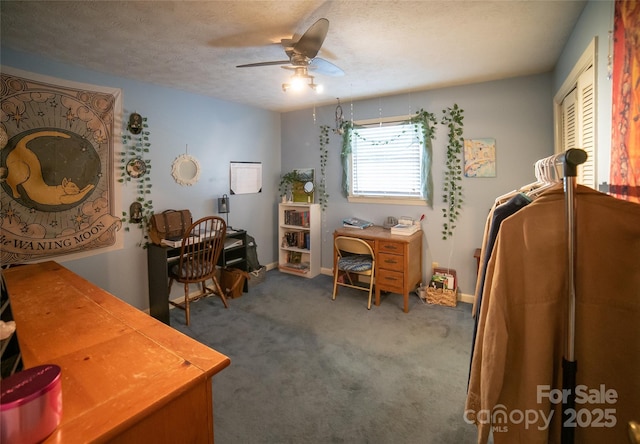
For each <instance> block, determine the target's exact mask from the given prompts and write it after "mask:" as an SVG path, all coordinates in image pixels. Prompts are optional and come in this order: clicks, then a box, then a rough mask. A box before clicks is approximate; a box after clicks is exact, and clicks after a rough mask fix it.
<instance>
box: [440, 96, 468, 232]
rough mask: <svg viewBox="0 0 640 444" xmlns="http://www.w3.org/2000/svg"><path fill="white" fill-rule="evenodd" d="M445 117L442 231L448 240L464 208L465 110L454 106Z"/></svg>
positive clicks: (443, 120)
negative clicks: (445, 156)
mask: <svg viewBox="0 0 640 444" xmlns="http://www.w3.org/2000/svg"><path fill="white" fill-rule="evenodd" d="M442 113H443V114H444V116H443V117H442V121H441V123H442V124H443V125H446V126H447V128H448V136H449V144H448V145H447V163H446V165H447V169H446V171H445V173H444V187H443V192H444V194H443V195H442V198H443V201H444V204H445V206H444V208H443V209H442V213H443V217H444V219H445V222H444V224H443V229H442V239H443V240H447V239H448V238H450V237H451V236H453V231H454V230H455V228H456V221H457V220H458V216H459V215H460V210H461V208H462V203H463V200H462V159H461V156H460V154H461V153H462V147H463V145H464V139H463V137H462V126H463V124H462V120H463V118H464V116H463V113H464V110H462V109H461V108H459V107H458V104H457V103H456V104H454V105H453V108H451V107H449V108H447V109H445V110H442Z"/></svg>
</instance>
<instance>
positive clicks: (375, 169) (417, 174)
mask: <svg viewBox="0 0 640 444" xmlns="http://www.w3.org/2000/svg"><path fill="white" fill-rule="evenodd" d="M416 129H417V130H418V133H416ZM421 131H422V127H421V125H418V126H417V127H416V125H415V124H413V123H409V122H391V123H385V124H376V125H371V126H356V127H355V128H354V130H353V134H352V138H351V159H352V168H351V174H352V177H351V184H352V188H351V194H352V195H353V196H390V197H421V188H422V186H421V180H422V168H421V166H422V153H423V149H422V144H421V138H420V137H419V134H421Z"/></svg>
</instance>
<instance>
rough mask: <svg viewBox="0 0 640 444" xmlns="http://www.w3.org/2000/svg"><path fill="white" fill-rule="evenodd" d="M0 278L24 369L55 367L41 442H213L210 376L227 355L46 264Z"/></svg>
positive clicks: (15, 270)
mask: <svg viewBox="0 0 640 444" xmlns="http://www.w3.org/2000/svg"><path fill="white" fill-rule="evenodd" d="M3 275H4V279H5V281H6V285H7V289H8V292H9V298H10V301H11V307H12V310H13V315H14V318H15V321H16V326H17V334H18V341H19V344H20V350H21V352H22V358H23V361H24V366H25V368H29V367H34V366H37V365H42V364H56V365H58V366H60V367H61V369H62V409H63V413H62V421H61V423H60V425H59V426H58V428H57V429H56V430H55V431H54V432H53V434H52V435H50V436H49V437H48V438H47V440H46V441H45V442H47V443H49V442H51V443H53V442H56V443H57V442H63V443H76V442H82V443H87V442H107V441H114V442H118V443H140V442H154V443H176V442H198V443H200V442H203V443H205V442H206V443H212V442H213V399H212V387H211V379H212V377H213V375H215V374H216V373H218V372H219V371H221V370H222V369H224V368H225V367H227V366H228V365H229V363H230V360H229V358H228V357H226V356H224V355H222V354H220V353H218V352H217V351H215V350H213V349H211V348H209V347H207V346H205V345H203V344H201V343H199V342H197V341H195V340H193V339H191V338H189V337H187V336H185V335H183V334H182V333H180V332H178V331H176V330H174V329H172V328H171V327H169V326H167V325H165V324H163V323H162V322H160V321H158V320H156V319H154V318H152V317H151V316H149V315H147V314H145V313H143V312H142V311H140V310H138V309H136V308H134V307H132V306H130V305H128V304H126V303H125V302H123V301H121V300H120V299H118V298H116V297H115V296H113V295H111V294H109V293H107V292H106V291H104V290H102V289H100V288H98V287H96V286H95V285H93V284H91V283H89V282H88V281H86V280H84V279H83V278H81V277H80V276H78V275H76V274H74V273H73V272H71V271H70V270H68V269H66V268H64V267H63V266H61V265H59V264H57V263H56V262H51V261H50V262H43V263H39V264H32V265H24V266H18V267H13V268H10V269H8V270H4V271H3Z"/></svg>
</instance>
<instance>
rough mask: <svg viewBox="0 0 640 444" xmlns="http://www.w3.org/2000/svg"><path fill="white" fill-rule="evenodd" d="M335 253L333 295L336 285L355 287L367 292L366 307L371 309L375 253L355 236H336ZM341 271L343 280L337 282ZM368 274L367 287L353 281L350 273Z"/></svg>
mask: <svg viewBox="0 0 640 444" xmlns="http://www.w3.org/2000/svg"><path fill="white" fill-rule="evenodd" d="M334 248H335V254H336V258H337V261H336V266H335V268H334V270H333V297H332V298H331V299H332V300H335V298H336V295H337V294H338V286H343V287H350V288H356V289H358V290H364V291H368V292H369V303H368V304H367V309H368V310H371V294H372V292H373V281H374V273H375V269H376V266H375V265H376V263H375V255H374V254H373V249H372V248H371V246H370V245H369V244H368V243H367V242H366V241H364V240H362V239H357V238H355V237H347V236H338V237H336V239H335V242H334ZM341 273H342V275H343V279H344V280H343V282H338V280H339V275H340V274H341ZM352 274H356V275H363V276H369V287H368V288H367V287H364V286H362V285H358V284H357V281H356V283H354V282H353V280H352V278H351V275H352Z"/></svg>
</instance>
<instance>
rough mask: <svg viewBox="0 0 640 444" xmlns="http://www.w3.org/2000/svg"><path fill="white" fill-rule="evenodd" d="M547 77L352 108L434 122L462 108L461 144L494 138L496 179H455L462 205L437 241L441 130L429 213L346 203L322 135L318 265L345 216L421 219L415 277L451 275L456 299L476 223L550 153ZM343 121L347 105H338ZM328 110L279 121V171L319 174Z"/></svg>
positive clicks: (334, 143)
mask: <svg viewBox="0 0 640 444" xmlns="http://www.w3.org/2000/svg"><path fill="white" fill-rule="evenodd" d="M551 98H552V92H551V75H550V74H542V75H537V76H530V77H521V78H515V79H508V80H502V81H496V82H487V83H479V84H474V85H467V86H459V87H452V88H444V89H437V90H431V91H423V92H414V93H411V94H405V95H398V96H389V97H382V98H379V99H373V100H365V101H357V102H354V103H353V119H354V120H359V119H371V118H376V117H378V116H380V114H382V116H383V117H391V116H400V115H407V114H413V113H415V112H416V111H417V110H419V109H420V108H424V109H425V110H427V111H430V112H433V113H435V114H436V115H437V116H438V117H441V116H442V110H443V109H445V108H447V107H449V106H452V105H453V104H454V103H457V104H458V105H459V106H460V107H461V108H462V109H464V137H465V138H484V137H493V138H495V139H496V147H497V148H496V154H497V177H496V178H463V179H462V186H463V188H464V200H465V203H464V206H463V211H462V214H461V216H460V218H459V220H458V227H457V229H456V231H455V234H454V237H453V238H452V239H450V240H447V241H443V240H442V236H441V231H442V224H443V222H444V219H443V217H442V208H443V207H444V206H443V204H442V199H441V196H442V191H441V190H442V184H443V172H444V168H445V161H446V145H447V133H446V127H445V126H443V125H438V129H437V133H436V139H435V141H434V145H433V151H434V158H433V168H432V170H433V176H434V190H435V193H434V195H435V198H434V206H433V208H428V207H426V206H422V207H418V206H405V205H381V204H359V203H348V202H347V200H346V198H345V197H343V196H342V194H341V192H340V180H341V172H342V170H341V165H340V149H341V137H340V136H338V135H335V134H331V136H330V147H329V151H330V153H329V160H328V165H327V177H326V183H327V192H328V193H329V196H330V197H329V205H328V209H327V211H326V212H325V214H324V215H323V233H322V266H323V267H324V268H331V267H332V261H333V258H332V247H331V244H332V233H333V230H334V229H335V228H336V227H338V226H340V225H341V221H342V219H343V218H344V217H347V216H357V217H361V218H363V219H367V220H370V221H372V222H374V223H376V224H380V225H381V224H382V223H383V222H384V220H385V218H386V217H387V216H396V217H398V216H411V217H414V218H419V217H420V216H421V215H422V214H425V221H424V222H423V224H422V227H423V231H424V237H423V246H424V253H423V277H424V278H425V279H427V278H429V277H430V275H431V263H432V262H434V261H435V262H438V263H439V265H440V266H445V267H450V268H454V269H456V271H457V273H458V279H459V286H460V289H461V291H462V292H463V293H467V294H472V293H473V292H474V288H475V278H476V262H475V259H474V258H473V254H474V250H475V249H476V248H479V247H480V246H481V244H482V235H483V230H484V223H485V221H486V217H487V214H488V211H489V208H490V207H491V205H492V204H493V201H494V200H495V198H496V197H497V196H499V195H501V194H504V193H506V192H508V191H511V190H513V189H514V188H518V187H520V186H522V185H525V184H527V183H530V182H533V181H534V180H535V175H534V168H533V165H534V163H535V161H536V160H538V159H540V158H542V157H546V156H550V155H551V154H553V118H552V114H551V113H550V110H551ZM342 106H343V109H344V113H345V118H346V119H351V117H352V116H351V104H350V103H343V104H342ZM334 112H335V106H328V107H322V108H318V109H316V120H315V121H314V119H313V114H312V111H311V110H303V111H294V112H290V113H285V114H283V116H282V169H283V171H289V170H291V169H295V168H301V167H306V168H315V169H316V172H318V171H319V170H320V151H319V143H318V137H319V134H320V126H321V125H329V126H331V127H332V128H333V127H334V126H335V123H334V121H335V117H334Z"/></svg>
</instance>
